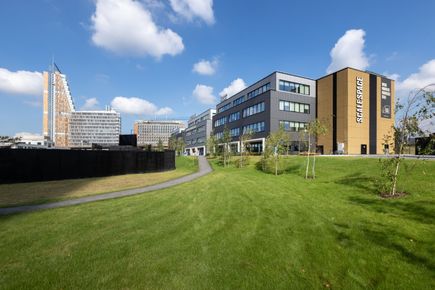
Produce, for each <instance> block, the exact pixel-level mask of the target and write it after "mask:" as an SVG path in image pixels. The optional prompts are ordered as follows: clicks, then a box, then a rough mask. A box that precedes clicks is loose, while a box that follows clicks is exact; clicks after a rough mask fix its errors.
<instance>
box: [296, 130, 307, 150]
mask: <svg viewBox="0 0 435 290" xmlns="http://www.w3.org/2000/svg"><path fill="white" fill-rule="evenodd" d="M306 135H307V134H306V132H305V130H299V131H298V151H299V153H300V152H301V151H302V150H301V148H302V147H301V146H302V145H304V147H305V143H306Z"/></svg>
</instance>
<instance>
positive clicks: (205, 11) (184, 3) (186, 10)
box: [170, 0, 215, 25]
mask: <svg viewBox="0 0 435 290" xmlns="http://www.w3.org/2000/svg"><path fill="white" fill-rule="evenodd" d="M170 3H171V7H172V9H173V10H174V11H175V12H176V13H177V14H179V15H181V16H182V17H184V18H185V19H187V20H188V21H192V20H193V19H194V18H195V17H198V18H201V19H202V20H204V21H205V22H206V23H207V24H209V25H211V24H213V23H214V22H215V19H214V13H213V0H170Z"/></svg>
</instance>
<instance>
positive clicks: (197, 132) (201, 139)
mask: <svg viewBox="0 0 435 290" xmlns="http://www.w3.org/2000/svg"><path fill="white" fill-rule="evenodd" d="M215 114H216V110H215V109H208V110H207V111H205V112H202V113H201V114H199V115H193V116H191V117H190V118H189V121H188V122H187V128H186V130H185V131H184V134H183V135H184V142H185V144H186V154H187V155H206V154H207V146H206V145H207V139H208V137H210V134H211V132H212V130H213V124H212V119H213V116H214V115H215Z"/></svg>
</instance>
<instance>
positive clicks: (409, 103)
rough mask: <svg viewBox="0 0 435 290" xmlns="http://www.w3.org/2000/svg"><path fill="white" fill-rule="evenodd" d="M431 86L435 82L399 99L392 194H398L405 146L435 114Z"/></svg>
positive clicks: (434, 100) (395, 129) (395, 128)
mask: <svg viewBox="0 0 435 290" xmlns="http://www.w3.org/2000/svg"><path fill="white" fill-rule="evenodd" d="M430 87H435V84H430V85H427V86H425V87H423V88H422V89H419V90H417V91H414V92H411V93H410V94H409V96H408V98H407V99H406V100H405V101H403V102H401V101H400V100H397V103H396V125H395V127H394V131H395V137H396V142H395V143H396V146H397V148H396V152H397V155H396V157H395V160H394V162H393V163H394V171H393V172H392V173H391V174H390V175H391V188H390V192H389V195H390V196H395V195H397V177H398V175H399V169H400V164H401V162H402V155H403V150H404V148H405V146H406V145H408V142H409V140H410V138H411V137H413V136H416V135H419V134H421V133H422V132H421V129H420V127H419V124H420V123H421V121H423V120H427V119H431V118H433V117H434V116H435V113H434V109H433V108H434V106H435V99H434V90H429V88H430ZM384 169H385V168H384Z"/></svg>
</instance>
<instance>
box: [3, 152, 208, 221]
mask: <svg viewBox="0 0 435 290" xmlns="http://www.w3.org/2000/svg"><path fill="white" fill-rule="evenodd" d="M198 165H199V170H198V172H196V173H193V174H190V175H186V176H183V177H180V178H177V179H173V180H169V181H166V182H163V183H159V184H155V185H150V186H146V187H140V188H134V189H127V190H122V191H115V192H110V193H103V194H99V195H93V196H86V197H81V198H76V199H69V200H64V201H58V202H52V203H45V204H38V205H23V206H17V207H8V208H0V215H8V214H14V213H22V212H30V211H37V210H44V209H50V208H58V207H64V206H71V205H78V204H83V203H88V202H94V201H99V200H106V199H113V198H119V197H124V196H130V195H136V194H140V193H144V192H149V191H154V190H159V189H164V188H168V187H172V186H175V185H178V184H182V183H186V182H189V181H192V180H195V179H197V178H199V177H201V176H204V175H207V174H209V173H210V172H211V171H212V169H211V167H210V164H209V163H208V161H207V159H206V158H205V157H204V156H199V157H198Z"/></svg>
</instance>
